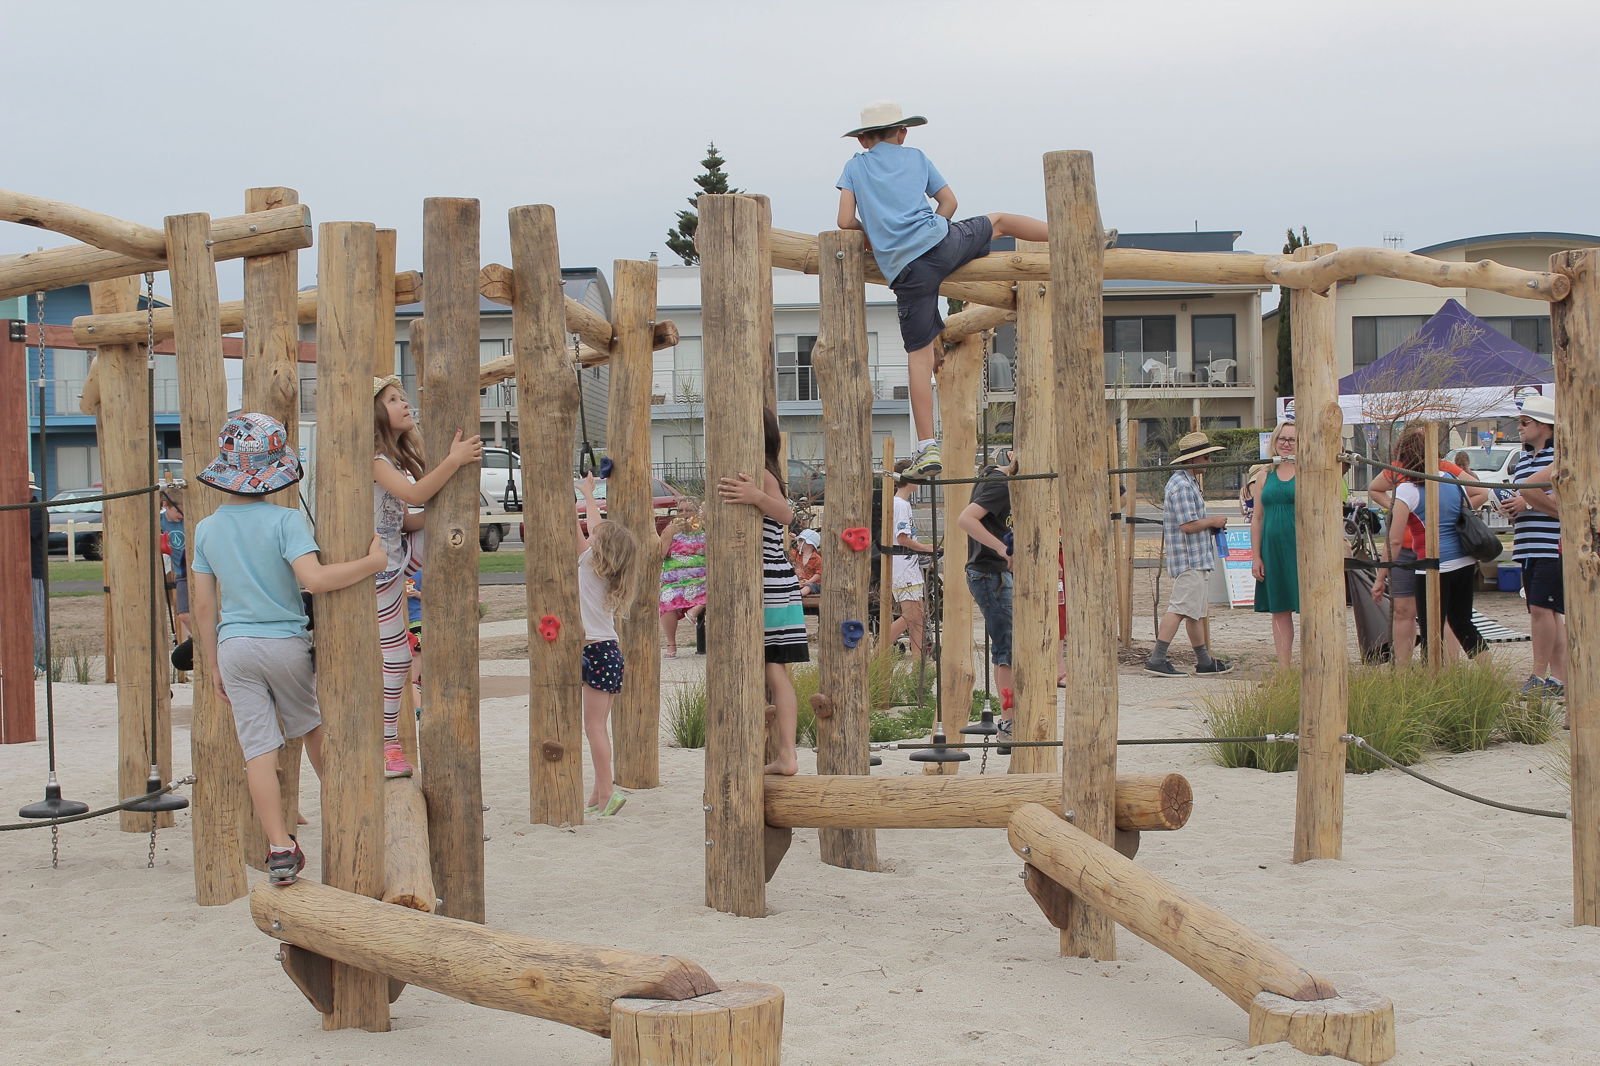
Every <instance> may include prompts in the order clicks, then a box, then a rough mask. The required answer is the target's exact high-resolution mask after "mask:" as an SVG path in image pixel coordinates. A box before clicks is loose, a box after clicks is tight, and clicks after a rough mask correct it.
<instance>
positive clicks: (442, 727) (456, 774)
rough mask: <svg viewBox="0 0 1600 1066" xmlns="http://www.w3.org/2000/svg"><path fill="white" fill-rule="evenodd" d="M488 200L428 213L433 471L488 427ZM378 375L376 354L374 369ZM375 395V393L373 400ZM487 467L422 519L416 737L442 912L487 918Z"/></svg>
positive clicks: (450, 485) (452, 483)
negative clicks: (482, 586)
mask: <svg viewBox="0 0 1600 1066" xmlns="http://www.w3.org/2000/svg"><path fill="white" fill-rule="evenodd" d="M478 232H479V211H478V201H476V200H470V199H456V198H448V197H434V198H430V199H427V200H424V201H423V204H422V242H423V243H422V259H423V276H424V277H426V278H427V292H428V297H427V299H428V305H427V307H428V362H427V366H426V367H425V368H424V377H423V395H425V396H426V397H427V412H426V414H427V423H426V425H427V457H428V466H429V467H430V468H432V467H436V466H438V464H439V461H440V460H441V459H443V458H444V457H445V455H446V454H448V453H449V450H450V440H451V437H452V435H453V434H454V433H455V431H456V430H460V431H461V434H462V436H463V437H470V436H472V435H473V434H475V433H476V432H477V429H478V377H477V371H478V324H479V316H478ZM371 365H372V360H371V355H370V349H369V354H368V355H367V359H366V366H367V367H368V368H369V369H370V367H371ZM368 391H369V392H370V390H368ZM478 492H479V489H478V467H477V466H476V465H475V464H469V465H467V466H463V467H461V468H460V469H459V470H457V471H456V472H455V474H453V475H452V476H451V477H450V480H448V481H446V482H445V484H444V486H443V487H442V488H440V489H439V491H438V492H437V493H435V494H434V497H433V499H432V500H431V501H430V502H429V504H428V508H427V511H426V512H425V518H424V523H425V524H424V527H423V528H424V529H425V531H426V534H427V537H426V542H427V552H428V579H427V583H426V585H427V594H426V595H424V596H423V598H422V630H423V632H424V633H426V634H428V709H427V712H426V713H424V714H423V716H422V722H421V724H420V726H419V728H418V738H417V739H418V747H420V748H421V751H422V765H423V775H422V788H423V792H424V794H425V795H426V796H427V799H428V839H429V840H430V841H431V842H432V847H433V863H434V867H433V881H434V884H435V885H436V886H438V888H439V890H440V891H439V894H440V895H441V896H442V897H444V906H443V907H442V908H441V911H442V913H444V914H447V915H449V916H450V917H452V918H464V919H466V920H467V921H469V922H482V921H483V920H484V884H483V770H482V765H481V761H482V760H481V756H480V753H481V745H482V739H481V737H480V733H479V729H478Z"/></svg>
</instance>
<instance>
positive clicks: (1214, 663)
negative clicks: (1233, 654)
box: [1167, 655, 1233, 677]
mask: <svg viewBox="0 0 1600 1066" xmlns="http://www.w3.org/2000/svg"><path fill="white" fill-rule="evenodd" d="M1167 665H1168V666H1170V665H1172V664H1171V663H1168V664H1167ZM1194 673H1195V676H1196V677H1221V676H1222V675H1223V674H1231V673H1233V664H1232V663H1230V662H1228V661H1227V660H1226V659H1219V658H1217V657H1216V656H1215V655H1213V656H1212V657H1211V665H1210V666H1197V667H1195V668H1194Z"/></svg>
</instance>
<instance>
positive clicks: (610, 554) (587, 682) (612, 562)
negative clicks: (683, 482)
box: [578, 474, 639, 818]
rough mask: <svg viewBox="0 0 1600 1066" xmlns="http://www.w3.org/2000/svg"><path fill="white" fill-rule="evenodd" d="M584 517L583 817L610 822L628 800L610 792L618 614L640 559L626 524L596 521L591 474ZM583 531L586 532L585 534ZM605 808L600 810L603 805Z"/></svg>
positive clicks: (585, 483)
mask: <svg viewBox="0 0 1600 1066" xmlns="http://www.w3.org/2000/svg"><path fill="white" fill-rule="evenodd" d="M578 489H579V491H580V492H581V493H582V494H583V514H582V516H581V521H580V522H579V523H578V552H579V555H578V606H579V608H580V610H581V612H582V615H583V733H584V736H586V737H588V738H589V758H590V759H591V760H592V761H593V762H594V787H593V788H591V789H590V790H589V802H588V803H587V804H586V805H585V806H584V808H583V813H584V814H593V813H595V812H596V811H599V812H600V816H601V817H602V818H609V817H611V816H612V815H613V814H616V813H617V812H618V811H620V810H622V805H623V804H624V803H627V802H628V797H627V795H625V794H624V793H623V792H621V791H620V790H617V789H615V788H613V787H612V786H613V781H612V777H613V774H612V769H611V737H610V735H609V734H608V733H607V732H606V726H607V724H608V723H609V722H610V720H611V702H612V700H613V699H615V697H616V695H617V693H619V692H621V691H622V666H623V664H622V647H621V645H620V644H618V642H617V615H618V613H619V612H621V613H623V614H626V608H627V605H628V604H627V597H628V580H629V576H630V575H631V573H632V571H633V567H634V563H635V561H636V559H637V558H638V555H639V542H638V541H637V540H635V539H634V536H633V534H632V533H631V532H629V531H628V527H627V526H619V525H618V524H617V523H615V522H607V521H606V520H605V519H603V518H601V517H600V508H599V507H598V506H596V504H595V502H594V475H593V474H586V475H584V478H583V480H582V481H580V482H579V483H578ZM585 530H587V532H586V531H585ZM602 804H603V805H604V809H603V810H602V809H601V805H602Z"/></svg>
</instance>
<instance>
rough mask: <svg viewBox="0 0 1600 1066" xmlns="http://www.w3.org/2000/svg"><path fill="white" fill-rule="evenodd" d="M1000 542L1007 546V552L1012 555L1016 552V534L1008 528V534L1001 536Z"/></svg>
mask: <svg viewBox="0 0 1600 1066" xmlns="http://www.w3.org/2000/svg"><path fill="white" fill-rule="evenodd" d="M1000 542H1001V543H1002V544H1004V545H1005V546H1006V554H1007V555H1011V554H1013V553H1014V551H1015V549H1016V546H1017V544H1016V534H1015V533H1013V532H1012V531H1011V530H1009V529H1008V530H1006V535H1005V536H1003V537H1001V538H1000Z"/></svg>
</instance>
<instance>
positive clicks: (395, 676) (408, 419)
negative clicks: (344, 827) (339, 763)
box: [372, 375, 483, 777]
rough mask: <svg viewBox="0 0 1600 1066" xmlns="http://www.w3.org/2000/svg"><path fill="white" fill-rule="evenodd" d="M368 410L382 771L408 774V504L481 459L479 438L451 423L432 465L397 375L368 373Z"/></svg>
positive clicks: (413, 564) (411, 566)
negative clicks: (381, 555)
mask: <svg viewBox="0 0 1600 1066" xmlns="http://www.w3.org/2000/svg"><path fill="white" fill-rule="evenodd" d="M372 412H373V442H372V445H373V452H374V455H373V459H372V524H373V528H374V529H375V530H376V532H377V534H378V537H379V538H380V539H381V540H382V541H383V549H384V552H385V554H386V555H387V562H386V563H385V564H384V569H383V571H382V572H381V573H380V574H378V576H377V577H376V578H375V579H374V580H375V581H376V584H377V590H378V642H379V644H380V645H381V646H382V649H383V771H384V774H385V775H386V776H388V777H407V776H409V775H410V773H411V764H410V763H409V762H407V761H406V757H405V753H404V752H402V751H401V749H400V693H401V691H402V690H403V689H404V688H405V685H406V680H407V678H408V677H409V675H410V673H411V641H410V635H409V632H408V629H407V625H406V623H407V614H406V578H407V577H409V576H411V575H413V574H415V573H416V572H417V570H418V569H420V567H421V565H422V553H421V551H420V547H419V549H418V550H417V551H415V552H413V544H412V538H411V536H410V534H412V533H415V532H416V531H417V530H420V529H421V528H422V513H421V512H420V511H417V512H415V513H413V512H412V511H411V510H410V509H411V508H413V507H421V506H422V505H423V504H425V503H427V502H428V501H429V500H431V499H433V496H434V493H436V492H438V491H439V490H440V489H441V488H443V487H444V484H445V482H446V481H449V480H450V475H451V474H454V473H455V472H456V471H457V470H459V469H461V468H462V467H463V466H466V465H467V464H468V463H475V462H478V461H479V460H480V459H482V458H483V440H482V438H480V437H478V436H477V435H473V436H471V437H468V438H467V439H465V440H463V439H462V438H461V431H460V430H459V429H458V430H456V435H455V438H454V439H453V440H452V441H451V442H450V450H449V452H448V453H446V455H445V457H444V459H442V460H441V461H440V462H439V465H438V466H436V467H434V468H433V470H431V471H430V470H428V469H427V466H426V464H425V463H424V461H423V458H422V434H421V433H419V432H418V431H417V420H416V416H415V415H413V414H412V412H411V404H410V402H409V401H407V399H406V394H405V392H404V391H403V390H402V389H401V388H400V379H399V378H397V377H395V376H393V375H390V376H389V377H386V378H373V379H372Z"/></svg>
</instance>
